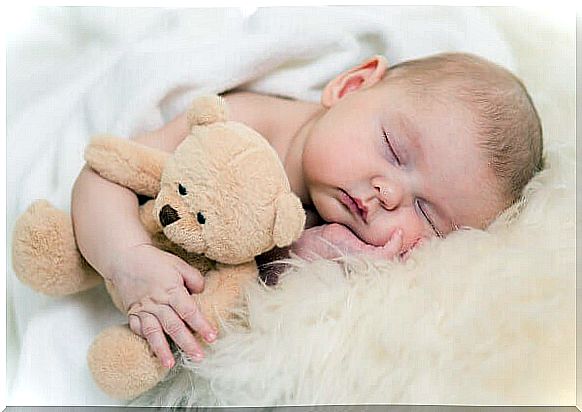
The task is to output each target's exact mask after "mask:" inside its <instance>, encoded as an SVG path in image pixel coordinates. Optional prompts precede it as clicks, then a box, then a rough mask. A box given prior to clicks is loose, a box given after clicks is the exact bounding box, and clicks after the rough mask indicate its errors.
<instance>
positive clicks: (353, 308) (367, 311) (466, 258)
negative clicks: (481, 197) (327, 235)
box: [138, 147, 575, 406]
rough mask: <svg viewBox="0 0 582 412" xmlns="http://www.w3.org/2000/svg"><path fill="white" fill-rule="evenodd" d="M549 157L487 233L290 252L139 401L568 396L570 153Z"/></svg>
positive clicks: (538, 400)
mask: <svg viewBox="0 0 582 412" xmlns="http://www.w3.org/2000/svg"><path fill="white" fill-rule="evenodd" d="M548 157H549V159H548V160H549V163H550V165H549V166H550V167H549V168H548V170H547V171H545V172H543V174H541V175H539V176H538V177H537V178H536V179H535V181H533V182H532V183H531V184H530V186H529V189H528V191H527V195H526V198H527V203H524V204H521V205H520V206H518V207H516V208H514V209H512V210H511V211H509V212H508V213H507V214H506V215H504V216H503V217H502V218H500V219H499V220H498V221H497V222H496V223H495V224H494V225H493V226H492V227H490V228H489V230H488V231H487V232H485V231H477V230H469V231H462V232H458V233H455V234H454V235H451V236H450V237H448V238H447V239H446V240H444V241H442V240H435V241H431V242H429V243H427V244H426V245H425V246H424V247H422V248H421V249H419V250H417V251H416V252H415V253H414V254H413V255H412V256H411V258H410V259H409V261H407V262H406V263H404V264H394V263H388V262H378V261H373V260H370V259H365V258H350V257H345V258H342V259H341V260H338V261H336V262H330V261H323V260H320V261H315V262H311V263H306V262H301V261H298V260H293V263H294V266H295V267H294V268H293V269H292V270H290V271H288V272H287V274H286V275H285V276H283V277H282V279H281V281H280V283H279V285H278V286H277V287H275V288H267V287H264V286H260V285H256V286H253V287H251V288H249V289H248V291H247V302H248V306H247V308H246V310H245V312H241V313H240V314H239V315H240V316H239V317H238V321H236V322H233V323H231V324H229V325H227V329H226V332H225V334H224V336H223V337H222V339H220V340H219V341H218V342H217V343H216V344H215V345H213V348H212V350H211V352H210V353H209V354H208V356H207V359H206V360H205V361H204V362H203V363H202V364H200V365H196V364H193V363H188V362H184V363H183V367H182V369H181V370H180V371H178V372H177V373H175V374H174V375H173V376H171V377H170V379H169V380H168V381H167V382H166V384H163V385H161V386H159V387H158V388H156V389H155V390H154V391H153V392H152V393H150V394H149V395H148V396H147V397H144V398H143V399H141V400H139V401H138V402H139V403H148V404H150V405H151V404H163V405H183V406H185V405H293V404H351V403H391V404H394V403H407V404H409V403H415V404H419V403H421V404H427V403H428V404H435V403H436V404H438V403H444V404H459V403H461V404H462V403H472V404H522V405H527V404H554V405H555V404H560V403H562V404H568V403H570V402H571V401H572V399H570V397H571V395H572V391H571V388H573V387H574V364H575V362H574V353H575V351H574V333H575V325H574V294H575V284H574V282H575V279H574V273H573V268H574V266H575V253H574V247H573V245H574V235H575V233H574V232H575V222H574V217H575V213H574V198H573V191H572V190H571V188H572V187H573V186H572V185H573V176H574V153H573V150H570V151H568V149H567V148H564V147H562V148H560V156H557V155H555V156H554V155H552V153H551V152H550V153H548ZM558 161H559V162H560V165H559V167H558V165H556V162H558ZM519 208H521V209H523V210H521V212H520V213H517V212H518V209H519Z"/></svg>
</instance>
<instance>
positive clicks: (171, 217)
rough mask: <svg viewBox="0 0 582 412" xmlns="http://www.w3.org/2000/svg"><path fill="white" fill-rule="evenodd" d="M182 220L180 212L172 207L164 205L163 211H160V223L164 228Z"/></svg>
mask: <svg viewBox="0 0 582 412" xmlns="http://www.w3.org/2000/svg"><path fill="white" fill-rule="evenodd" d="M177 220H180V215H178V211H177V210H176V209H174V208H173V207H172V206H170V205H164V207H162V210H160V223H161V225H162V226H163V227H166V226H168V225H170V224H172V223H174V222H175V221H177Z"/></svg>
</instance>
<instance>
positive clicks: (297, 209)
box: [273, 193, 305, 247]
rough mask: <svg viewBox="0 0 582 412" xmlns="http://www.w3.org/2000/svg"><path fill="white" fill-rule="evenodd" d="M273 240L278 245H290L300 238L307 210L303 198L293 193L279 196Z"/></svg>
mask: <svg viewBox="0 0 582 412" xmlns="http://www.w3.org/2000/svg"><path fill="white" fill-rule="evenodd" d="M276 202H277V204H276V205H275V207H276V212H275V227H274V228H273V241H274V242H275V245H276V246H277V247H284V246H289V245H290V244H291V243H293V242H294V241H295V240H297V239H299V237H300V236H301V232H303V227H304V226H305V211H304V210H303V206H302V205H301V200H299V198H298V197H297V196H295V195H294V194H293V193H286V194H284V195H282V196H279V197H278V198H277V201H276Z"/></svg>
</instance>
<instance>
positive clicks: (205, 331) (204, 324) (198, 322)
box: [170, 293, 217, 343]
mask: <svg viewBox="0 0 582 412" xmlns="http://www.w3.org/2000/svg"><path fill="white" fill-rule="evenodd" d="M170 306H171V307H172V308H173V309H174V310H175V311H176V313H177V314H178V315H179V316H180V318H182V319H183V320H184V321H185V322H186V323H187V324H188V326H190V327H191V328H192V330H195V331H196V332H198V333H199V334H200V335H202V337H204V340H205V341H206V342H208V343H211V342H213V341H214V340H215V339H216V334H217V332H216V330H215V329H214V328H213V327H212V325H211V324H210V322H208V321H207V320H206V318H205V317H204V315H203V314H202V311H201V310H200V308H199V307H198V305H197V304H196V302H195V301H194V299H192V297H191V296H188V295H187V294H186V293H174V294H173V295H172V296H170ZM176 343H177V342H176Z"/></svg>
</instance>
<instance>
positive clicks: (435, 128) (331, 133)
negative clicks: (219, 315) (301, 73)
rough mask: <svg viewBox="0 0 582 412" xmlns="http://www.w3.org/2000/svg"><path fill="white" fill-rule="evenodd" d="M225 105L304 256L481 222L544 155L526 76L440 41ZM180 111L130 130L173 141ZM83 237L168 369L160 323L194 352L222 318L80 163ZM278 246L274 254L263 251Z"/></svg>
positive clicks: (511, 196)
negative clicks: (261, 160) (309, 94)
mask: <svg viewBox="0 0 582 412" xmlns="http://www.w3.org/2000/svg"><path fill="white" fill-rule="evenodd" d="M223 97H224V98H225V100H226V102H227V104H228V107H229V111H230V113H229V117H230V119H232V120H234V121H239V122H242V123H245V124H247V125H248V126H250V127H252V128H253V129H255V130H257V131H258V132H259V133H261V134H262V135H263V136H264V137H265V138H266V139H267V140H268V141H269V143H270V144H271V145H272V146H273V148H274V149H275V151H276V152H277V153H278V154H279V156H280V159H281V161H282V162H283V165H284V167H285V171H286V172H287V175H288V178H289V181H290V184H291V189H292V190H293V191H294V193H295V194H296V195H297V196H299V198H300V199H301V201H302V202H303V205H304V207H305V209H306V212H307V214H308V219H307V224H306V228H305V229H306V230H305V231H304V233H303V235H302V237H301V238H300V239H299V240H298V241H297V242H296V243H295V244H294V245H292V247H291V251H292V252H294V253H295V254H296V255H299V256H300V257H303V258H305V259H311V258H312V257H314V256H320V257H323V258H334V257H337V256H339V255H340V254H365V255H369V256H372V257H376V258H383V259H403V258H406V256H407V255H408V254H409V253H410V252H411V251H412V250H413V249H414V248H415V247H416V246H418V245H419V244H420V243H422V242H423V241H426V240H427V239H430V238H433V237H445V236H446V235H447V234H448V233H450V232H452V231H454V230H456V229H458V228H461V227H472V228H481V229H482V228H485V227H487V225H488V224H489V223H490V222H491V221H492V220H494V219H495V218H496V217H497V216H498V215H499V214H500V213H501V212H502V211H503V210H504V209H505V208H507V207H508V206H510V205H511V204H513V203H514V202H515V201H516V200H517V199H518V198H519V196H520V194H521V192H522V189H523V188H524V186H525V185H526V184H527V182H528V181H529V180H530V179H531V178H532V176H533V175H534V174H535V173H536V172H537V171H539V170H541V169H542V167H543V157H542V129H541V124H540V120H539V117H538V114H537V112H536V109H535V107H534V105H533V103H532V101H531V98H530V96H529V95H528V93H527V91H526V89H525V87H524V86H523V84H522V83H521V82H520V81H519V79H517V78H516V77H515V76H514V75H513V74H511V73H510V72H509V71H507V70H506V69H504V68H502V67H500V66H497V65H495V64H493V63H491V62H489V61H487V60H485V59H482V58H480V57H477V56H474V55H469V54H463V53H446V54H439V55H434V56H430V57H426V58H422V59H417V60H411V61H406V62H403V63H400V64H398V65H395V66H393V67H390V68H389V67H388V64H387V62H386V61H385V59H384V58H383V57H381V56H373V57H372V58H370V59H369V60H367V61H365V62H363V63H362V64H360V65H358V66H356V67H354V68H352V69H350V70H348V71H346V72H343V73H341V74H339V75H337V76H336V77H335V78H333V79H332V80H331V81H330V82H329V83H328V84H327V85H326V86H325V88H324V89H323V92H322V95H321V102H320V103H312V102H307V101H297V100H289V99H286V98H282V97H278V96H268V95H259V94H253V93H248V92H231V93H227V94H225V95H224V96H223ZM188 132H189V130H188V128H187V119H186V115H185V114H182V115H180V116H178V117H176V118H175V119H174V120H172V121H171V122H170V123H168V124H167V125H165V126H164V127H162V128H161V129H159V130H157V131H154V132H149V133H146V134H143V135H140V136H138V137H136V138H135V140H136V141H139V142H141V143H143V144H146V145H149V146H152V147H155V148H158V149H162V150H166V151H169V152H171V151H173V150H174V149H175V148H176V147H177V146H178V145H179V144H180V143H181V141H182V140H183V139H184V138H185V137H186V136H187V134H188ZM71 208H72V215H73V223H74V229H75V236H76V239H77V243H78V246H79V249H80V251H81V253H82V254H83V256H84V257H85V258H86V260H87V261H88V262H89V263H90V264H91V265H92V266H93V267H94V268H96V269H97V270H98V271H99V272H100V273H101V274H102V275H103V276H104V277H105V278H106V279H108V280H110V281H111V282H112V283H113V284H115V286H116V287H117V290H118V291H119V294H120V297H121V299H122V301H123V304H124V306H125V307H126V308H128V313H129V324H130V327H131V329H132V330H133V331H134V332H135V333H136V334H138V335H140V336H142V337H144V338H145V339H146V340H147V341H148V343H149V345H150V347H151V349H152V351H153V352H154V353H155V354H156V356H157V357H158V358H159V359H160V360H161V361H162V363H163V364H164V365H165V366H167V367H168V368H171V367H172V366H173V365H174V362H175V361H174V358H173V356H172V352H171V350H170V347H169V344H168V341H167V338H166V334H167V335H168V336H169V337H170V338H171V339H172V340H173V341H174V342H175V343H176V345H177V346H179V347H180V348H181V349H182V350H183V351H184V352H185V353H186V354H188V355H189V356H190V357H191V358H192V359H194V360H199V359H201V358H202V357H203V352H202V349H201V347H200V345H199V343H198V342H197V341H196V339H195V337H194V335H193V331H195V332H198V333H199V334H200V335H201V336H202V337H203V338H204V339H205V340H206V341H207V342H209V343H211V342H213V341H214V340H215V339H216V333H217V332H216V330H214V329H213V327H212V326H211V325H210V324H209V322H208V321H207V320H206V319H204V317H203V316H202V315H201V313H200V312H199V310H198V308H197V307H196V305H195V304H194V303H193V301H192V300H191V299H189V295H190V293H200V292H201V291H202V290H203V288H204V279H203V277H202V276H201V274H200V273H199V272H198V271H196V270H195V269H193V268H192V267H190V266H189V265H188V264H186V263H185V262H184V261H182V260H181V259H180V258H178V257H177V256H174V255H171V254H168V253H166V252H163V251H161V250H159V249H156V248H155V247H153V246H152V245H151V242H150V238H149V235H148V234H147V233H146V232H145V230H144V229H143V227H142V226H141V223H140V220H139V213H138V199H137V197H136V195H135V194H134V193H133V192H131V191H130V190H128V189H126V188H124V187H121V186H118V185H116V184H114V183H111V182H109V181H107V180H105V179H103V178H101V177H100V176H98V175H97V174H96V173H94V172H93V171H91V169H89V168H88V167H85V168H84V169H83V170H82V172H81V173H80V175H79V177H78V178H77V181H76V183H75V187H74V190H73V199H72V206H71ZM273 256H280V254H277V253H275V254H271V255H270V256H269V257H268V258H267V259H265V258H264V257H263V261H264V260H268V259H269V258H271V259H272V258H273Z"/></svg>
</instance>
